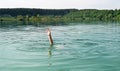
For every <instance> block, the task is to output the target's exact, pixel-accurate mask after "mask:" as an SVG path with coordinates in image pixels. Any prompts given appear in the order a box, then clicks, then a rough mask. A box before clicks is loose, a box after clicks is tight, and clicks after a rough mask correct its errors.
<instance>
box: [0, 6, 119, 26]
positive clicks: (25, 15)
mask: <svg viewBox="0 0 120 71" xmlns="http://www.w3.org/2000/svg"><path fill="white" fill-rule="evenodd" d="M0 21H1V22H5V21H7V22H11V21H16V22H29V23H34V24H36V23H37V24H39V25H44V24H50V25H54V24H66V23H78V22H89V21H102V22H109V21H110V22H120V9H115V10H97V9H81V10H78V9H35V8H33V9H31V8H5V9H4V8H2V9H0Z"/></svg>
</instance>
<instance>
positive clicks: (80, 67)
mask: <svg viewBox="0 0 120 71" xmlns="http://www.w3.org/2000/svg"><path fill="white" fill-rule="evenodd" d="M100 24H101V23H100ZM100 24H93V25H84V24H81V25H66V26H42V27H35V26H16V27H0V71H120V67H119V66H120V25H119V24H114V23H113V24H101V25H100ZM47 27H49V28H50V29H51V30H52V36H53V40H54V45H53V46H50V45H49V42H48V39H47V34H46V32H45V29H46V28H47Z"/></svg>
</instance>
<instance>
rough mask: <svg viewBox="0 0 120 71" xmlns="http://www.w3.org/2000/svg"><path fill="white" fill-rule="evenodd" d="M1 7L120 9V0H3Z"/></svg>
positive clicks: (0, 3) (0, 2)
mask: <svg viewBox="0 0 120 71" xmlns="http://www.w3.org/2000/svg"><path fill="white" fill-rule="evenodd" d="M0 8H42V9H68V8H69V9H70V8H72V9H73V8H75V9H120V0H1V1H0Z"/></svg>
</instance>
